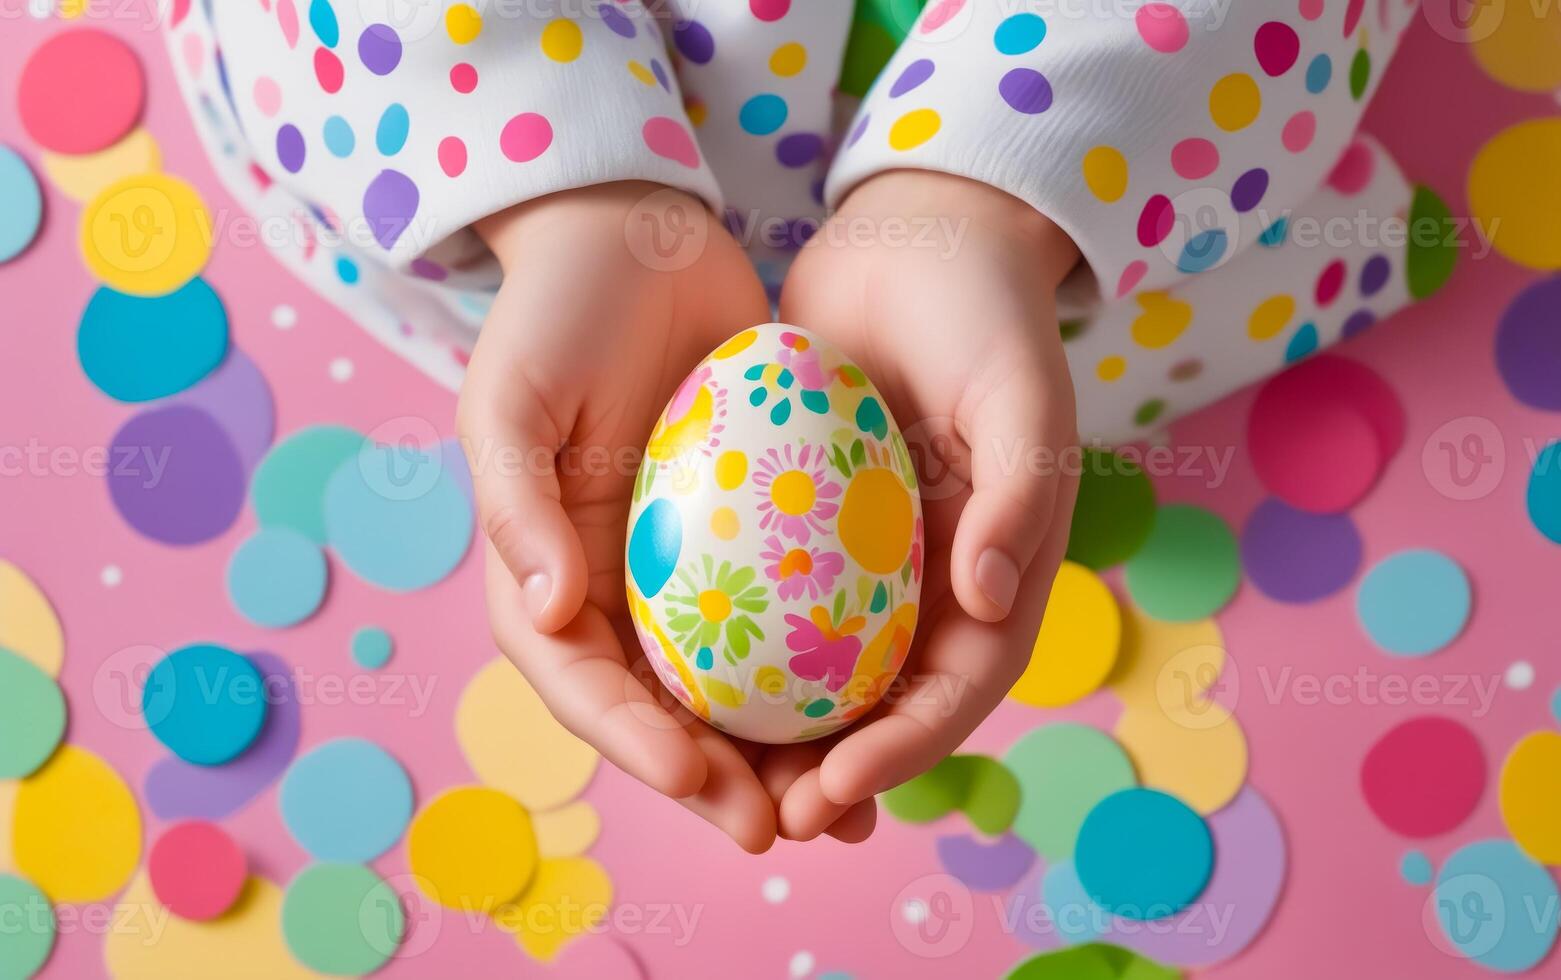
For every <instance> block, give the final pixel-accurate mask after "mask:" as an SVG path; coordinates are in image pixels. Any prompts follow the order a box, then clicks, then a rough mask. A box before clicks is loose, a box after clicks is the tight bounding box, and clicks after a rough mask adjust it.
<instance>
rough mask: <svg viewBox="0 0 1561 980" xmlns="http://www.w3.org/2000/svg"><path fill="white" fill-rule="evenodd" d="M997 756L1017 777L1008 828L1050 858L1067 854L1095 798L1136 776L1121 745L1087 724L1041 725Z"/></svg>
mask: <svg viewBox="0 0 1561 980" xmlns="http://www.w3.org/2000/svg"><path fill="white" fill-rule="evenodd" d="M1003 762H1004V764H1005V765H1007V766H1008V768H1009V770H1010V771H1012V772H1013V774H1014V776H1015V777H1017V779H1018V780H1019V791H1020V803H1019V812H1018V815H1017V816H1016V817H1015V818H1014V824H1013V830H1014V834H1015V835H1017V836H1018V837H1019V838H1021V839H1022V840H1023V841H1024V842H1025V843H1027V844H1029V845H1030V846H1031V847H1033V848H1035V850H1036V851H1038V852H1039V853H1040V854H1042V855H1043V856H1045V857H1046V858H1047V859H1048V860H1052V861H1060V860H1063V859H1065V858H1069V857H1072V856H1073V854H1074V842H1075V840H1077V838H1078V835H1079V828H1080V827H1081V826H1083V824H1084V818H1085V817H1086V816H1088V815H1089V813H1090V811H1091V810H1093V809H1094V807H1095V805H1096V804H1097V803H1099V802H1100V801H1101V800H1103V799H1105V798H1106V797H1108V796H1110V795H1111V794H1112V793H1115V792H1117V791H1119V790H1123V789H1127V788H1129V787H1132V786H1133V785H1135V782H1136V781H1135V779H1134V776H1133V766H1132V763H1130V762H1129V761H1128V758H1127V754H1126V753H1124V752H1123V751H1122V748H1121V747H1120V746H1119V745H1117V743H1116V742H1115V741H1114V740H1113V739H1112V738H1111V736H1110V735H1107V734H1106V733H1104V732H1101V731H1099V730H1097V729H1094V728H1090V727H1088V726H1087V725H1075V724H1071V723H1065V722H1064V723H1057V724H1051V725H1043V726H1041V727H1040V728H1037V729H1035V730H1034V731H1032V732H1030V733H1029V734H1028V735H1026V736H1024V737H1023V738H1021V739H1020V740H1019V741H1017V742H1015V743H1014V745H1013V747H1012V748H1010V749H1009V750H1008V753H1007V755H1005V756H1004V757H1003Z"/></svg>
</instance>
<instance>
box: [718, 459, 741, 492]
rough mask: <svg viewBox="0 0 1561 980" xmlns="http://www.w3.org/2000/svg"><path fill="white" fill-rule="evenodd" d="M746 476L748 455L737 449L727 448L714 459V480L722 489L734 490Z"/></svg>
mask: <svg viewBox="0 0 1561 980" xmlns="http://www.w3.org/2000/svg"><path fill="white" fill-rule="evenodd" d="M747 477H748V457H747V456H745V455H743V453H742V451H741V450H739V449H729V450H727V451H726V452H724V453H722V454H721V455H720V457H719V458H717V459H716V461H715V482H716V486H719V487H720V488H721V489H722V490H736V489H737V488H738V487H740V486H742V484H743V480H745V479H747Z"/></svg>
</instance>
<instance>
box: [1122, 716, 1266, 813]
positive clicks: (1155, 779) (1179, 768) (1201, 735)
mask: <svg viewBox="0 0 1561 980" xmlns="http://www.w3.org/2000/svg"><path fill="white" fill-rule="evenodd" d="M1211 713H1212V714H1213V715H1214V717H1212V718H1211V717H1206V716H1205V715H1203V714H1199V713H1196V712H1192V711H1176V712H1171V711H1167V710H1166V708H1165V706H1164V705H1160V706H1157V707H1132V708H1129V709H1128V710H1126V711H1124V712H1122V717H1120V718H1118V719H1117V724H1116V727H1115V728H1114V729H1112V734H1113V735H1115V736H1116V739H1117V741H1118V742H1119V743H1121V745H1122V749H1123V750H1124V751H1125V752H1126V753H1127V756H1128V758H1129V759H1130V760H1131V761H1132V763H1133V769H1134V771H1135V772H1137V774H1138V781H1139V782H1140V783H1142V784H1143V785H1145V786H1148V787H1150V788H1153V789H1160V790H1164V791H1166V792H1167V793H1171V794H1174V795H1175V796H1176V797H1177V798H1178V799H1181V800H1183V801H1184V802H1186V804H1187V805H1188V806H1190V807H1192V808H1193V809H1194V810H1196V811H1198V812H1199V813H1203V814H1209V813H1213V812H1214V811H1216V810H1218V809H1219V808H1220V807H1222V806H1224V805H1225V804H1227V803H1229V802H1230V801H1231V800H1232V799H1234V798H1235V796H1236V794H1237V793H1239V792H1241V787H1242V785H1243V784H1245V783H1246V780H1247V736H1246V733H1245V732H1243V731H1242V729H1241V724H1240V723H1239V722H1238V721H1237V720H1236V716H1235V715H1234V714H1231V713H1230V712H1229V711H1227V710H1225V709H1224V708H1223V707H1218V706H1215V707H1213V708H1212V709H1211Z"/></svg>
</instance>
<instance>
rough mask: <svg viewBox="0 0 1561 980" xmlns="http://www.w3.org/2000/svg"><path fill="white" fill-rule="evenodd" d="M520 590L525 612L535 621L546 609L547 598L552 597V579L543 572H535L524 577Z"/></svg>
mask: <svg viewBox="0 0 1561 980" xmlns="http://www.w3.org/2000/svg"><path fill="white" fill-rule="evenodd" d="M520 592H521V595H523V596H525V598H526V613H527V614H528V615H530V616H531V621H532V622H533V623H535V622H536V621H537V620H538V619H541V618H542V613H543V612H545V611H546V610H547V603H548V600H549V599H551V598H553V579H552V578H551V577H549V576H548V575H547V574H546V573H545V572H537V573H536V574H535V575H532V576H530V577H529V578H527V579H526V581H525V582H524V583H523V584H522V585H521V587H520Z"/></svg>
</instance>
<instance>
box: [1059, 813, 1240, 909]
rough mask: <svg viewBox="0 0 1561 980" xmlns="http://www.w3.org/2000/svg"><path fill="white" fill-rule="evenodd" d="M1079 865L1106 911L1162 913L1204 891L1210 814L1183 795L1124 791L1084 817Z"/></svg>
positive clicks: (1210, 863)
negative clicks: (1206, 816)
mask: <svg viewBox="0 0 1561 980" xmlns="http://www.w3.org/2000/svg"><path fill="white" fill-rule="evenodd" d="M1073 864H1074V867H1075V868H1076V869H1077V870H1078V876H1079V881H1080V882H1081V883H1082V884H1083V886H1084V890H1085V891H1086V892H1087V893H1088V894H1089V897H1090V898H1091V899H1092V900H1094V902H1095V904H1097V905H1099V906H1100V907H1101V908H1102V909H1104V910H1106V911H1107V912H1110V913H1112V914H1113V915H1118V916H1121V917H1122V918H1124V919H1137V920H1140V921H1147V920H1151V919H1161V918H1164V917H1166V916H1168V915H1172V914H1174V913H1176V912H1177V911H1179V910H1181V909H1183V908H1186V907H1187V906H1188V905H1189V904H1191V903H1192V902H1193V900H1195V899H1196V898H1197V897H1198V896H1199V895H1200V894H1202V893H1203V889H1204V886H1206V885H1207V884H1208V881H1209V875H1210V873H1211V872H1212V871H1213V868H1214V841H1213V838H1212V837H1211V836H1210V834H1209V828H1208V825H1207V824H1205V823H1204V822H1203V818H1202V817H1200V816H1198V814H1196V813H1194V812H1193V811H1192V809H1191V808H1190V807H1188V806H1187V804H1185V803H1183V802H1182V801H1181V800H1178V799H1177V798H1176V797H1174V796H1171V795H1170V794H1168V793H1162V792H1160V791H1159V790H1153V789H1139V788H1134V789H1124V790H1120V791H1118V792H1116V793H1113V794H1111V795H1110V796H1108V797H1106V798H1105V799H1103V800H1101V801H1100V802H1099V803H1097V804H1096V805H1095V808H1094V809H1093V810H1091V811H1090V812H1089V815H1088V816H1086V817H1085V818H1084V824H1083V826H1082V827H1080V828H1079V836H1078V841H1077V843H1076V844H1075V845H1074V851H1073Z"/></svg>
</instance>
